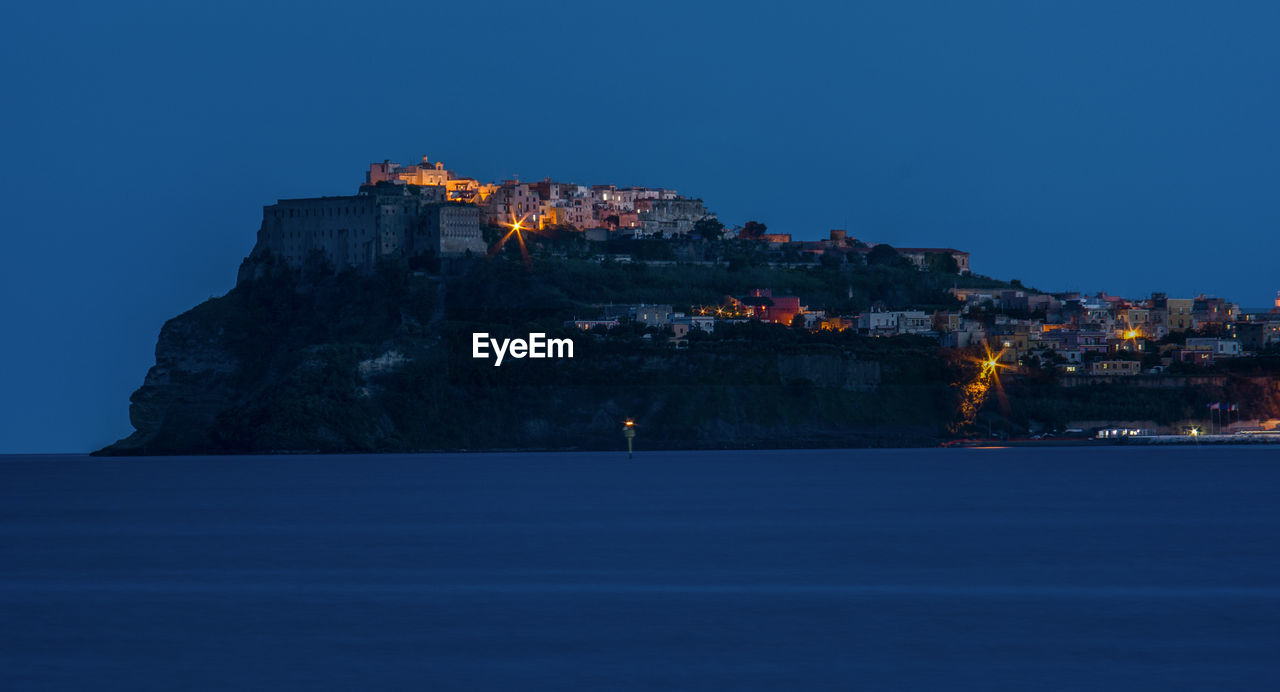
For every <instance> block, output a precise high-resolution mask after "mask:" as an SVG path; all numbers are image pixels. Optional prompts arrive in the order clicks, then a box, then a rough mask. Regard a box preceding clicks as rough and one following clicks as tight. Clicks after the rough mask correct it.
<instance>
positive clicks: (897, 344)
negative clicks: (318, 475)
mask: <svg viewBox="0 0 1280 692" xmlns="http://www.w3.org/2000/svg"><path fill="white" fill-rule="evenodd" d="M261 269H262V270H261V271H258V272H256V274H257V276H258V278H256V279H254V280H250V281H245V282H242V283H241V284H240V285H239V286H237V287H236V288H235V289H233V290H232V291H230V292H229V293H227V294H226V295H225V296H222V297H220V298H215V299H211V300H209V301H206V302H205V303H203V304H201V305H199V306H197V307H195V308H193V309H192V310H190V311H188V312H186V313H183V314H182V315H179V316H178V317H175V318H173V319H172V320H170V321H169V322H168V323H166V325H165V326H164V328H163V330H162V332H161V336H160V340H159V343H158V344H157V349H156V365H155V366H154V367H153V368H152V369H151V371H150V372H149V373H148V375H147V378H146V381H145V382H144V384H143V386H142V387H141V388H140V389H139V390H138V391H137V392H136V393H135V394H134V395H133V397H132V399H131V407H130V416H131V420H132V422H133V424H134V426H135V428H136V429H137V430H136V432H135V433H134V434H133V435H131V436H129V437H128V438H126V439H124V440H121V441H120V442H118V443H116V444H114V445H112V446H110V447H108V448H107V449H106V450H103V452H104V453H110V454H134V453H149V454H177V453H239V452H282V451H324V452H348V451H352V452H353V451H417V450H443V449H503V448H616V447H620V446H621V444H622V442H621V440H622V437H621V434H620V430H621V428H620V426H621V422H622V421H623V420H624V419H627V418H633V419H635V420H636V422H637V427H638V430H639V435H638V438H637V442H638V444H640V446H641V447H647V448H651V449H652V448H673V447H685V448H690V447H693V448H697V447H752V446H762V447H763V446H769V447H803V446H874V445H892V446H905V445H929V444H936V443H937V442H938V441H939V440H940V439H942V437H943V436H945V435H948V434H949V433H948V432H947V431H948V428H950V427H954V425H955V424H956V417H957V415H958V414H957V412H958V409H959V397H960V389H961V388H960V387H958V386H957V385H958V384H961V383H963V382H964V381H966V379H968V378H971V377H972V376H973V374H974V365H973V359H972V358H971V357H970V355H969V354H962V353H957V352H952V351H947V350H945V349H941V348H939V347H938V345H937V343H936V342H934V341H933V340H930V339H925V338H919V337H896V338H872V337H864V336H858V335H856V334H853V333H851V332H848V331H846V332H838V333H836V332H818V333H811V332H808V331H804V330H798V329H792V328H788V327H784V326H781V325H771V324H763V323H759V322H750V323H745V324H737V325H733V324H727V325H721V326H720V327H719V328H717V330H716V332H715V333H714V334H712V335H705V334H701V333H698V332H695V333H694V334H692V335H691V337H690V338H689V339H688V342H687V344H688V347H687V348H680V349H677V348H676V347H674V346H673V345H672V344H671V343H670V341H669V339H668V336H669V335H668V334H665V333H663V332H662V331H660V330H657V329H655V328H645V327H644V326H643V325H634V324H624V325H622V326H619V327H616V328H614V329H612V330H609V331H608V332H604V331H602V330H601V331H595V332H591V333H584V332H582V331H580V330H576V329H572V328H567V327H565V326H564V322H565V320H569V319H573V318H575V317H592V316H596V315H597V314H598V312H599V310H600V307H599V306H600V304H602V303H610V302H612V303H641V302H645V303H670V304H672V305H673V306H675V308H676V309H677V310H680V309H688V308H689V307H691V306H696V305H702V304H715V303H719V302H720V301H721V300H722V298H723V297H724V296H725V295H726V294H734V295H741V294H743V293H745V292H747V291H748V290H749V289H751V288H772V289H773V290H774V291H775V292H778V293H793V294H796V295H800V296H802V297H803V298H804V301H805V302H806V303H807V304H809V305H810V306H811V307H814V308H825V309H828V310H830V311H833V312H851V311H857V310H862V309H866V308H867V307H868V306H870V305H871V304H878V305H884V306H886V307H889V308H894V307H905V306H907V305H913V306H920V305H937V306H939V307H942V306H949V305H954V302H953V300H952V299H951V296H950V295H949V294H948V293H947V292H946V289H947V288H949V287H950V286H951V285H953V284H954V283H961V285H964V283H963V282H969V283H970V284H972V283H974V282H987V283H990V284H994V285H1001V284H1000V282H995V281H993V280H991V279H985V278H982V277H956V276H953V275H952V276H948V275H946V274H944V273H941V272H930V271H925V272H921V271H917V270H915V269H914V268H909V267H904V266H900V265H894V264H887V265H874V266H865V265H863V266H848V265H846V266H824V265H821V264H818V265H813V266H808V267H795V266H770V265H761V264H754V265H753V264H750V263H748V264H743V265H741V266H735V267H728V266H723V265H720V266H716V265H704V264H679V263H672V264H648V265H647V264H643V263H633V264H626V263H613V262H607V261H606V262H604V263H601V262H599V261H593V260H587V259H574V258H564V257H561V258H540V259H538V260H537V261H535V262H534V263H533V265H532V266H531V267H526V266H524V265H523V264H522V263H520V262H519V261H509V260H507V259H503V258H499V259H496V260H483V259H468V260H456V261H451V262H448V263H445V264H443V265H441V264H439V263H430V266H421V267H419V268H418V269H410V268H409V267H408V266H407V265H405V264H396V263H389V264H386V265H384V266H382V267H381V268H380V270H379V271H378V272H376V273H375V274H373V275H368V276H362V275H357V274H354V273H342V274H338V275H336V276H335V275H333V274H331V273H330V272H328V271H326V270H325V268H324V267H319V266H315V267H309V268H308V269H307V270H305V271H302V272H297V271H291V270H289V269H288V268H286V267H284V266H282V265H279V264H273V263H270V262H268V263H267V264H266V265H264V266H263V267H262V268H261ZM476 332H486V333H489V334H490V335H492V336H493V337H495V338H503V337H523V336H527V335H528V334H529V333H531V332H542V333H545V334H547V335H548V336H549V337H559V338H568V339H572V340H573V343H574V357H573V358H572V359H562V360H529V359H525V360H518V361H511V360H509V361H507V362H505V363H504V364H503V366H502V367H494V366H493V364H492V361H490V360H477V359H474V358H472V356H471V337H472V334H473V333H476ZM1007 385H1008V391H1007V394H1008V396H1007V397H1003V398H1001V399H1000V400H997V399H996V398H994V397H993V398H992V399H991V400H990V401H987V402H986V404H985V409H984V410H983V413H982V414H981V415H980V417H979V419H978V420H977V422H976V424H978V425H980V426H981V427H982V428H983V429H985V428H987V427H988V425H989V424H990V425H991V426H992V428H993V429H1001V428H1003V429H1006V430H1010V431H1017V430H1021V431H1025V430H1026V429H1027V427H1032V426H1054V425H1061V424H1063V423H1064V422H1065V421H1066V420H1069V419H1075V418H1106V417H1121V418H1130V417H1133V418H1143V419H1148V418H1157V419H1166V418H1167V419H1176V418H1179V417H1182V416H1185V415H1187V413H1188V412H1194V411H1195V409H1196V407H1198V406H1201V405H1202V404H1203V402H1204V401H1207V400H1208V396H1210V395H1211V393H1208V392H1205V391H1201V390H1188V391H1186V392H1178V393H1174V395H1173V396H1170V395H1169V393H1168V392H1167V391H1161V392H1159V393H1154V392H1153V393H1146V392H1135V391H1133V390H1132V388H1125V387H1113V388H1108V387H1094V388H1079V389H1075V390H1071V391H1068V390H1066V389H1065V388H1062V387H1059V386H1057V385H1056V384H1054V383H1053V382H1051V381H1038V380H1035V379H1034V378H1027V379H1025V380H1023V381H1020V382H1019V381H1012V380H1010V381H1009V382H1007ZM1010 401H1011V402H1012V403H1011V404H1010V403H1009V402H1010Z"/></svg>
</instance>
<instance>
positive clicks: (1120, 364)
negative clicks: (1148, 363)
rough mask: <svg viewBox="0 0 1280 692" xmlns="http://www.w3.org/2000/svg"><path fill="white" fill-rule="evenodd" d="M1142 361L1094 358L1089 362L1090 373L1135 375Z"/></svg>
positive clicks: (1139, 369) (1139, 370) (1140, 367)
mask: <svg viewBox="0 0 1280 692" xmlns="http://www.w3.org/2000/svg"><path fill="white" fill-rule="evenodd" d="M1141 371H1142V363H1140V362H1138V361H1136V360H1095V361H1093V362H1092V363H1089V374H1090V375H1125V376H1129V375H1137V374H1138V373H1139V372H1141Z"/></svg>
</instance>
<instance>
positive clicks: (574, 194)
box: [365, 156, 714, 239]
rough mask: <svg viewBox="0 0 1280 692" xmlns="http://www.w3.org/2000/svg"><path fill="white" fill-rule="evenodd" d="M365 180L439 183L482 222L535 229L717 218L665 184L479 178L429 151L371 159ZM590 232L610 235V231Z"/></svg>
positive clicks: (668, 230)
mask: <svg viewBox="0 0 1280 692" xmlns="http://www.w3.org/2000/svg"><path fill="white" fill-rule="evenodd" d="M365 182H366V184H370V185H373V184H377V183H381V182H387V183H396V184H402V185H413V186H429V187H436V188H440V189H441V190H442V194H443V196H444V198H445V199H447V200H449V201H454V202H465V203H468V204H474V205H476V206H477V207H479V209H480V223H482V224H504V223H510V222H512V221H514V220H517V219H520V220H523V221H526V222H528V223H529V224H530V225H532V226H535V227H537V228H547V227H552V226H557V227H563V228H572V229H576V230H579V231H593V230H594V231H605V232H611V233H620V234H623V235H628V236H638V237H674V236H680V235H687V234H689V233H690V232H692V231H693V226H694V224H696V223H697V222H698V221H699V220H701V219H703V218H709V217H710V218H714V214H711V213H709V212H708V211H707V209H706V207H704V206H703V204H702V200H698V199H688V198H685V197H681V196H680V195H679V194H678V193H677V192H676V191H675V190H671V189H667V188H654V187H622V188H620V187H617V186H616V185H578V184H576V183H563V182H555V181H553V180H551V179H550V178H547V179H545V180H542V181H541V182H534V183H529V182H520V181H519V180H507V181H504V182H502V183H501V184H496V183H481V182H480V181H479V180H476V179H475V178H466V177H461V176H457V175H455V174H454V173H453V171H450V170H447V169H446V168H445V167H444V164H442V163H440V162H439V161H437V162H435V163H434V164H433V163H431V162H430V161H429V160H428V158H427V157H426V156H423V157H422V162H421V163H420V164H413V165H408V166H405V165H401V164H399V163H395V162H392V161H383V162H382V163H374V164H370V166H369V172H368V174H367V175H366V176H365ZM591 235H592V236H593V237H597V238H598V239H603V238H604V237H607V233H593V234H591Z"/></svg>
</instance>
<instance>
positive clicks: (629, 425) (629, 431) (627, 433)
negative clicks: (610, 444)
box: [622, 418, 636, 460]
mask: <svg viewBox="0 0 1280 692" xmlns="http://www.w3.org/2000/svg"><path fill="white" fill-rule="evenodd" d="M622 436H623V437H625V438H627V459H628V460H630V459H631V441H632V440H634V439H636V422H635V421H634V420H632V419H630V418H628V419H627V420H626V421H625V422H623V424H622Z"/></svg>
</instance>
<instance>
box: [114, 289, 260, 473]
mask: <svg viewBox="0 0 1280 692" xmlns="http://www.w3.org/2000/svg"><path fill="white" fill-rule="evenodd" d="M238 369H239V363H238V360H237V359H236V358H234V357H233V356H231V355H230V354H229V353H228V352H227V350H226V348H225V344H224V343H223V340H222V330H221V329H219V327H218V325H215V324H210V323H208V322H207V321H205V320H203V319H202V315H201V314H199V313H198V312H197V311H191V312H187V313H184V314H182V315H180V316H178V317H175V318H173V319H171V320H169V321H168V322H166V323H165V325H164V327H163V328H161V330H160V338H159V340H158V341H157V343H156V364H155V365H153V366H152V367H151V369H150V370H149V371H148V372H147V376H146V379H145V380H144V381H143V383H142V387H140V388H139V389H138V390H137V391H135V392H134V393H133V396H131V397H130V398H129V422H130V423H132V424H133V427H134V428H135V432H134V433H133V434H132V435H130V436H129V437H127V438H125V439H123V440H120V441H119V442H117V443H115V444H114V445H111V446H110V447H108V448H107V449H106V450H104V451H105V452H109V453H114V454H148V453H152V454H164V453H171V452H179V451H196V450H200V449H209V448H211V447H212V440H211V439H210V438H209V433H210V432H212V431H213V430H214V429H215V427H216V422H217V416H218V414H219V413H221V412H222V411H223V410H224V409H225V408H226V406H227V405H228V402H230V401H234V400H235V395H236V392H235V388H234V381H233V378H234V375H235V373H236V372H237V370H238Z"/></svg>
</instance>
